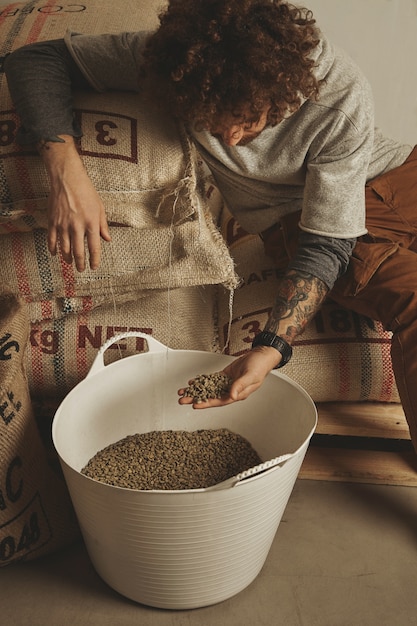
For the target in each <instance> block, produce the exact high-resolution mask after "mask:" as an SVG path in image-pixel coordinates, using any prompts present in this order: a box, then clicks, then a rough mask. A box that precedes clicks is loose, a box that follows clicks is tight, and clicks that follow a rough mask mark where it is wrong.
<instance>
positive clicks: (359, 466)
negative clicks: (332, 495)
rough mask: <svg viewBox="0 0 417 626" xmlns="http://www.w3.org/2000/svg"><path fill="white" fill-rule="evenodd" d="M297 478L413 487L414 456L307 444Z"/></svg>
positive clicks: (415, 481)
mask: <svg viewBox="0 0 417 626" xmlns="http://www.w3.org/2000/svg"><path fill="white" fill-rule="evenodd" d="M299 478H300V479H309V480H324V481H339V482H356V483H368V484H379V485H381V484H382V485H403V486H409V487H417V455H416V454H414V452H411V451H410V452H409V451H407V452H382V451H375V450H356V449H355V450H347V449H341V448H320V447H315V446H311V445H310V447H309V449H308V450H307V454H306V456H305V459H304V462H303V465H302V467H301V470H300V473H299Z"/></svg>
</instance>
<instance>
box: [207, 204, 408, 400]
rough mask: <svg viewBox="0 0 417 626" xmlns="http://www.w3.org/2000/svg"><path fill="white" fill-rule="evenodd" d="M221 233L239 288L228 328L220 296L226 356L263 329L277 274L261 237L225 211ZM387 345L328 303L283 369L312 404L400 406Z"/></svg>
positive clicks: (364, 322) (366, 322) (224, 297)
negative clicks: (371, 403)
mask: <svg viewBox="0 0 417 626" xmlns="http://www.w3.org/2000/svg"><path fill="white" fill-rule="evenodd" d="M222 232H223V235H224V237H225V239H226V241H227V242H228V244H229V246H230V251H231V254H232V256H233V258H234V260H235V262H236V270H237V272H238V274H239V275H240V276H241V277H242V284H241V286H240V288H239V289H237V290H236V292H235V295H234V303H233V313H232V320H231V323H230V324H229V296H228V294H227V293H225V292H224V291H223V292H222V293H221V294H220V299H219V332H220V346H221V347H222V348H223V349H225V352H226V354H232V355H236V356H237V355H240V354H243V353H245V352H246V351H248V350H249V349H250V347H251V344H252V341H253V338H254V336H255V334H256V332H257V331H259V330H261V329H262V328H263V326H264V325H265V322H266V321H267V319H268V315H269V313H270V311H271V307H272V305H273V303H274V300H275V297H276V293H277V285H278V281H279V279H280V274H279V272H278V270H276V268H274V267H273V265H272V262H271V260H270V259H269V258H267V257H266V256H265V254H264V249H263V244H262V241H261V239H260V238H259V237H258V236H254V235H249V234H248V233H246V232H245V231H244V230H243V229H242V228H241V227H240V226H239V224H237V222H236V220H234V218H233V217H232V216H231V215H230V213H229V212H228V211H227V209H224V210H223V217H222ZM229 331H230V336H229ZM228 339H229V342H228V343H227V341H228ZM390 344H391V333H389V332H387V331H384V329H383V328H382V325H381V324H380V323H379V322H375V321H373V320H371V319H368V318H365V317H363V316H360V315H357V314H356V313H353V312H352V311H348V310H346V309H344V308H342V307H340V306H339V305H337V304H335V303H334V302H332V301H330V300H328V301H326V302H325V304H324V305H323V307H322V309H321V310H320V311H319V312H318V314H317V315H316V316H315V318H314V319H313V320H312V321H311V322H310V324H309V325H308V326H307V328H306V330H305V331H304V333H303V334H302V335H301V336H300V337H299V338H298V339H297V340H296V341H295V342H294V353H293V357H292V359H291V361H290V362H289V363H288V364H287V365H286V366H285V369H284V370H283V371H284V373H285V374H286V375H288V376H290V377H291V378H292V379H294V380H295V381H297V382H298V383H299V384H300V385H301V386H302V387H304V389H305V390H306V391H307V392H308V393H309V394H310V395H311V397H312V398H313V400H315V401H316V402H328V401H348V400H350V401H362V400H373V401H380V402H399V401H400V399H399V395H398V390H397V387H396V384H395V380H394V374H393V371H392V366H391V358H390ZM225 346H226V347H225Z"/></svg>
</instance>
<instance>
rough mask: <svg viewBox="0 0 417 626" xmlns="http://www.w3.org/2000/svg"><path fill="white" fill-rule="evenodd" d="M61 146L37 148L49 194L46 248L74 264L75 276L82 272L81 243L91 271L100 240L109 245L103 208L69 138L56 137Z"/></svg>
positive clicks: (52, 144) (97, 257)
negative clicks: (61, 140)
mask: <svg viewBox="0 0 417 626" xmlns="http://www.w3.org/2000/svg"><path fill="white" fill-rule="evenodd" d="M60 138H61V139H63V140H64V142H63V143H61V142H54V141H48V142H46V143H42V145H41V146H40V153H41V156H42V158H43V161H44V163H45V165H46V168H47V171H48V175H49V180H50V185H51V190H50V195H49V200H48V247H49V251H50V253H51V254H52V255H55V254H56V253H57V250H58V247H59V249H60V251H61V254H62V258H63V259H64V261H65V262H66V263H69V264H71V263H72V262H73V260H74V262H75V266H76V268H77V270H78V271H79V272H82V271H84V270H85V268H86V262H87V260H86V252H85V239H86V240H87V248H88V253H89V264H90V267H91V269H97V267H98V266H99V264H100V256H101V238H102V239H104V240H105V241H110V232H109V227H108V224H107V219H106V215H105V210H104V205H103V203H102V201H101V198H100V196H99V195H98V193H97V191H96V189H95V188H94V185H93V184H92V182H91V180H90V178H89V176H88V174H87V172H86V170H85V168H84V165H83V163H82V161H81V157H80V155H79V154H78V151H77V148H76V145H75V142H74V139H73V137H71V136H69V135H62V136H60Z"/></svg>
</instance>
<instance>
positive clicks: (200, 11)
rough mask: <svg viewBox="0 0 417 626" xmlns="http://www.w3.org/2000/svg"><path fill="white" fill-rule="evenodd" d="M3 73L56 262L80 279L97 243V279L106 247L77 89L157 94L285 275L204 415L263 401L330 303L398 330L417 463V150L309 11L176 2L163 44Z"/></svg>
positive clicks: (69, 53) (108, 45)
mask: <svg viewBox="0 0 417 626" xmlns="http://www.w3.org/2000/svg"><path fill="white" fill-rule="evenodd" d="M5 68H6V73H7V76H8V80H9V86H10V90H11V93H12V96H13V98H14V101H15V104H16V108H17V110H18V112H19V114H20V116H21V119H22V128H21V131H20V140H21V141H22V142H23V143H24V142H26V143H28V142H32V143H33V142H36V143H38V145H39V146H40V148H41V152H42V154H43V156H44V160H45V163H46V166H47V168H48V171H49V174H50V179H51V195H50V225H49V247H50V251H51V253H55V251H56V246H57V243H58V241H59V244H60V246H61V249H62V252H63V255H64V258H65V259H66V260H67V261H68V262H72V260H73V259H74V260H75V264H76V266H77V268H78V269H79V270H80V271H82V270H83V269H84V268H85V263H86V259H85V256H84V240H85V238H87V243H88V248H89V253H90V265H91V266H92V267H96V266H97V265H98V263H99V260H100V237H102V238H104V239H108V238H109V231H108V227H107V222H106V217H105V214H104V209H103V205H102V203H101V201H100V198H99V197H98V194H97V192H96V191H95V189H94V187H93V185H92V184H91V182H90V181H89V179H88V178H87V175H86V173H85V171H84V169H83V166H82V164H81V161H80V158H79V156H78V153H77V150H76V149H75V147H74V141H73V138H74V137H75V136H77V135H79V134H80V130H79V129H77V128H75V127H74V125H73V117H72V111H71V104H70V103H71V89H73V88H78V89H79V88H91V87H92V88H94V89H96V90H99V91H104V90H107V89H118V90H140V89H141V88H142V87H143V86H144V85H145V84H146V85H147V88H151V89H152V90H153V91H155V93H156V94H158V93H159V94H160V95H161V100H163V101H164V102H165V103H166V105H167V107H168V109H169V111H170V112H171V113H172V115H174V116H175V117H176V118H178V119H179V120H180V121H181V122H182V123H183V124H185V126H186V128H187V129H188V131H189V133H190V135H191V136H192V138H193V140H194V142H195V144H196V146H197V149H198V151H199V153H200V154H201V156H202V157H203V159H204V160H205V161H206V163H207V164H208V166H209V168H210V169H211V171H212V173H213V175H214V177H215V179H216V181H217V183H218V185H219V188H220V190H221V192H222V194H223V196H224V198H225V200H226V202H227V204H228V206H229V208H230V210H231V211H232V212H233V214H234V215H235V217H236V219H237V220H238V222H239V223H240V224H241V225H242V226H243V227H244V228H245V229H246V230H247V231H249V232H252V233H259V235H260V236H261V238H262V239H263V241H264V244H265V249H266V252H267V254H269V255H270V256H272V257H273V259H274V261H275V263H276V264H277V266H279V267H280V268H283V269H284V275H283V279H282V281H281V283H280V286H279V289H278V293H277V296H276V300H275V303H274V305H273V308H272V312H271V314H270V317H269V319H268V321H267V324H266V326H265V328H264V330H263V332H261V333H260V334H258V335H257V336H256V337H255V338H254V343H253V348H252V350H250V351H249V352H248V353H247V354H245V355H243V356H241V357H239V358H237V359H235V360H234V361H233V363H232V364H231V365H230V366H228V368H227V373H228V374H229V375H230V376H231V377H232V378H233V384H232V387H231V389H230V392H229V395H228V396H227V397H225V398H222V399H219V400H209V401H207V402H206V403H202V404H199V405H198V408H204V407H205V406H215V405H222V404H227V403H230V402H234V401H236V400H243V399H245V398H246V397H248V395H249V394H251V393H252V392H253V391H255V390H256V389H258V388H259V387H260V386H261V385H262V382H263V380H264V378H265V376H266V375H267V374H268V373H269V372H270V371H271V370H272V369H273V368H276V367H281V366H282V365H285V363H286V362H288V360H289V358H290V357H291V353H292V348H291V344H292V343H293V341H294V339H295V338H296V337H297V336H298V335H299V334H300V333H302V331H303V329H304V328H305V326H306V324H307V323H308V322H309V320H310V319H311V318H312V317H313V316H314V314H315V313H316V312H317V310H318V309H319V307H320V306H321V304H322V302H323V300H324V299H325V298H326V297H327V296H328V295H329V294H330V295H331V297H332V299H334V300H335V301H337V302H339V303H340V304H341V305H343V306H345V307H348V308H350V309H352V310H354V311H357V312H358V313H360V314H363V315H367V316H369V317H371V318H373V319H377V320H381V322H382V323H383V325H384V327H385V328H386V329H388V330H390V331H392V333H393V339H392V362H393V368H394V372H395V376H396V382H397V386H398V390H399V393H400V396H401V400H402V403H403V407H404V410H405V413H406V416H407V420H408V423H409V427H410V432H411V436H412V439H413V442H414V445H415V447H416V449H417V385H416V381H417V302H416V293H417V263H416V260H417V256H416V253H417V241H416V235H417V184H416V182H415V181H416V180H417V177H416V176H417V150H415V149H414V150H413V146H411V145H403V144H399V143H397V142H395V141H392V140H391V139H389V138H387V137H384V136H383V135H382V134H381V133H380V132H379V131H378V130H377V129H375V128H374V112H373V100H372V94H371V91H370V87H369V84H368V82H367V80H366V79H365V78H364V76H363V75H362V73H361V71H360V70H359V69H358V67H357V66H356V65H355V64H354V63H353V61H352V60H351V59H350V58H349V57H348V56H347V55H346V54H345V53H344V52H343V51H341V50H339V49H337V48H336V47H334V46H333V45H332V44H331V43H330V42H329V41H328V39H327V38H326V36H325V35H324V34H323V33H321V32H320V30H319V29H318V28H317V26H316V23H315V20H314V19H313V16H312V14H311V12H310V11H308V10H307V9H300V8H297V7H295V6H292V5H290V4H288V3H287V2H285V1H284V0H171V1H170V3H169V6H168V7H167V9H166V10H165V11H164V12H163V13H162V14H161V16H160V26H159V28H158V29H157V30H156V32H154V33H141V32H138V33H121V34H118V35H99V36H87V35H70V36H68V37H67V38H66V40H65V41H63V40H58V41H54V42H46V43H39V44H34V45H31V46H27V47H25V48H22V49H20V50H18V51H16V52H14V53H12V54H11V55H10V56H9V57H8V58H7V59H6V63H5ZM40 77H41V78H40ZM45 94H48V95H47V97H45ZM271 304H272V303H271ZM180 393H181V391H180ZM191 401H192V400H191V399H189V398H188V399H187V398H181V399H180V402H181V403H185V402H191ZM196 407H197V405H196Z"/></svg>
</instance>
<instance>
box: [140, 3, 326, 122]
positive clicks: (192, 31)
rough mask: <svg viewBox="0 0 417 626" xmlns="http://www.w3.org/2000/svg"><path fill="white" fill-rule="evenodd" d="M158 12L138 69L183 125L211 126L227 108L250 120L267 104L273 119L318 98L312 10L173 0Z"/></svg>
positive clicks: (275, 120)
mask: <svg viewBox="0 0 417 626" xmlns="http://www.w3.org/2000/svg"><path fill="white" fill-rule="evenodd" d="M159 17H160V27H159V29H158V30H157V31H156V32H155V33H154V34H152V35H151V36H150V37H149V39H148V42H147V46H146V49H145V51H144V68H143V69H144V72H145V75H147V76H148V77H149V76H151V77H153V87H154V88H157V89H158V91H159V97H160V98H162V99H163V100H164V101H165V103H166V104H167V106H169V107H170V110H171V113H172V114H173V115H174V116H176V117H177V118H178V119H180V120H182V121H183V122H185V123H186V124H190V123H191V124H194V125H195V126H196V127H197V128H200V129H202V128H210V127H211V126H212V125H213V124H215V123H216V121H218V120H219V119H221V118H222V116H224V115H225V114H227V115H230V114H232V115H233V116H234V117H236V118H240V120H241V121H244V122H251V123H253V122H256V121H258V120H259V117H260V115H261V112H262V110H263V109H265V107H266V106H268V107H270V109H269V113H268V124H269V125H274V124H276V123H278V122H279V121H280V120H281V119H282V118H283V117H284V116H285V115H286V114H288V113H289V112H293V111H295V110H297V109H298V107H299V106H300V104H301V102H302V99H303V98H317V96H318V92H319V83H318V81H317V80H316V78H315V76H314V73H313V67H314V61H313V60H312V59H311V58H310V55H311V52H312V50H313V49H314V48H315V47H316V46H317V44H318V43H319V34H318V29H317V28H316V26H315V20H314V19H313V16H312V13H311V11H309V10H307V9H301V8H297V7H295V6H293V5H290V4H288V3H287V2H285V1H284V0H170V3H169V6H168V8H167V9H166V10H165V11H163V12H162V13H161V14H160V16H159ZM155 79H156V80H155ZM248 112H249V115H248Z"/></svg>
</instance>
